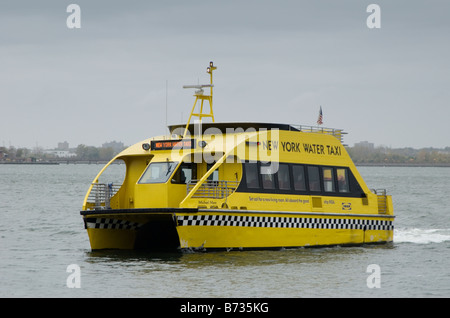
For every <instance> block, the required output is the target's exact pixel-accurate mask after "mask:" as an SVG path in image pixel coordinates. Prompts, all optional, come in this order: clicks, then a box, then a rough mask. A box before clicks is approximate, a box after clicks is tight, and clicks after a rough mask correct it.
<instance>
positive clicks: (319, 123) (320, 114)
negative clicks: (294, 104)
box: [317, 106, 323, 125]
mask: <svg viewBox="0 0 450 318" xmlns="http://www.w3.org/2000/svg"><path fill="white" fill-rule="evenodd" d="M322 119H323V114H322V106H320V110H319V118H317V125H322V124H323V121H322Z"/></svg>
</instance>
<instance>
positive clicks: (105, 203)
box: [87, 183, 122, 210]
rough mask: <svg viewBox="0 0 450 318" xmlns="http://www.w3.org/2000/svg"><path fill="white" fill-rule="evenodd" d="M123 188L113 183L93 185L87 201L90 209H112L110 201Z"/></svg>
mask: <svg viewBox="0 0 450 318" xmlns="http://www.w3.org/2000/svg"><path fill="white" fill-rule="evenodd" d="M121 186H122V185H121V184H117V185H116V184H112V183H93V184H92V189H91V192H89V196H88V199H87V204H88V207H90V208H91V209H95V210H103V209H110V208H111V201H110V200H111V198H112V197H113V196H114V195H115V194H116V193H117V191H119V189H120V187H121Z"/></svg>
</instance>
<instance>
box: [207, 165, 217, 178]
mask: <svg viewBox="0 0 450 318" xmlns="http://www.w3.org/2000/svg"><path fill="white" fill-rule="evenodd" d="M213 166H214V164H213V163H208V164H207V165H206V170H207V171H209V169H211V168H212V167H213ZM208 180H209V181H219V169H216V170H214V171H213V173H211V174H210V175H209V177H208Z"/></svg>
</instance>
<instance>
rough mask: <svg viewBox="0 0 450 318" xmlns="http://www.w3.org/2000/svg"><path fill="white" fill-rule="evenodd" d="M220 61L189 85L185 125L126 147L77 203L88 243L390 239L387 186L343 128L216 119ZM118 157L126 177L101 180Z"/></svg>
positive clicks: (161, 245)
mask: <svg viewBox="0 0 450 318" xmlns="http://www.w3.org/2000/svg"><path fill="white" fill-rule="evenodd" d="M216 68H217V67H216V66H215V65H214V64H213V63H212V62H210V65H209V67H208V68H207V73H208V74H209V75H210V84H206V85H189V86H184V87H185V88H194V89H196V91H195V94H194V97H195V102H194V106H193V107H192V111H191V113H190V116H189V119H188V122H187V124H181V125H172V126H169V127H168V128H169V131H170V133H169V134H168V135H165V136H157V137H153V138H147V139H145V140H143V141H141V142H138V143H136V144H135V145H133V146H130V147H129V148H127V149H125V150H124V151H122V152H121V153H119V154H118V155H117V156H116V157H115V158H113V159H112V160H111V161H110V162H109V163H108V164H106V165H105V166H104V167H103V169H102V170H101V171H100V172H99V173H98V175H97V176H96V177H95V179H94V180H93V182H92V184H91V185H90V187H89V190H88V191H87V194H86V196H85V199H84V203H83V208H82V211H81V215H82V218H83V221H84V225H85V229H86V230H87V233H88V236H89V240H90V245H91V248H92V250H99V249H145V250H215V249H226V250H231V249H239V250H241V249H273V248H291V247H316V246H333V245H343V246H344V245H361V244H368V243H386V242H391V241H392V240H393V221H394V213H393V205H392V198H391V196H390V195H387V194H386V190H371V189H369V188H368V186H367V185H366V183H365V182H364V180H363V179H362V177H361V175H360V174H359V173H358V170H357V169H356V167H355V165H354V164H353V162H352V160H351V158H350V156H349V155H348V153H347V151H346V149H345V147H344V145H343V143H342V137H343V134H344V132H343V131H342V130H340V129H331V128H323V127H321V126H304V125H291V124H276V123H251V122H237V123H236V122H233V123H216V122H215V120H214V114H213V87H214V85H213V71H214V70H216ZM205 89H206V90H209V94H208V93H206V92H205ZM208 105H209V107H208ZM208 110H209V112H208ZM193 118H197V119H196V120H194V121H192V119H193ZM205 118H206V119H209V120H207V122H206V121H205V120H204V119H205ZM118 161H119V162H122V163H123V164H124V166H125V167H126V169H125V173H124V179H123V181H121V183H119V184H117V183H110V182H99V179H100V176H101V175H102V173H103V172H104V171H105V170H106V169H107V168H108V167H109V166H111V165H113V164H114V163H116V162H118Z"/></svg>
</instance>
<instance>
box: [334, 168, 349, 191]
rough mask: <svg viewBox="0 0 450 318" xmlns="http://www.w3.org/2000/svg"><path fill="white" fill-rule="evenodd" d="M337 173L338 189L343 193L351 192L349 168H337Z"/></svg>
mask: <svg viewBox="0 0 450 318" xmlns="http://www.w3.org/2000/svg"><path fill="white" fill-rule="evenodd" d="M336 175H337V181H338V191H339V192H341V193H347V192H350V188H349V182H348V181H349V180H348V172H347V169H345V168H337V169H336Z"/></svg>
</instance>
